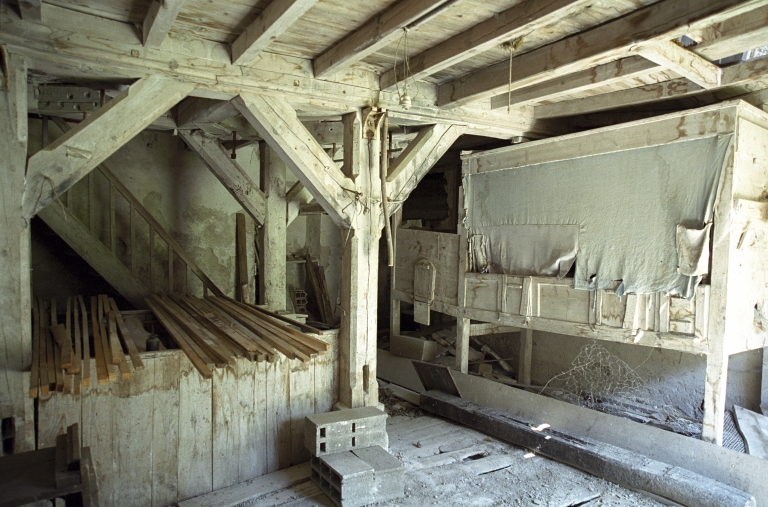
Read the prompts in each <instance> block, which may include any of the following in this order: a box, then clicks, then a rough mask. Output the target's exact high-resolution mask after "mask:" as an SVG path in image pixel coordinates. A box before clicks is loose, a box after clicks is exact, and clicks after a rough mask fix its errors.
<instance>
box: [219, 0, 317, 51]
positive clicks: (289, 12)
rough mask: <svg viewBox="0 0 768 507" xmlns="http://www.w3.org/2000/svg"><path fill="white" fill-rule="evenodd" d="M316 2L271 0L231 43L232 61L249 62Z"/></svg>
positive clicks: (307, 0) (315, 0) (312, 0)
mask: <svg viewBox="0 0 768 507" xmlns="http://www.w3.org/2000/svg"><path fill="white" fill-rule="evenodd" d="M316 3H317V0H272V2H271V3H270V4H269V5H268V6H267V8H266V9H264V11H263V12H262V13H261V14H260V15H259V17H258V18H256V19H255V20H254V21H253V23H251V24H250V25H248V28H246V29H245V31H244V32H243V33H242V34H240V36H239V37H238V38H237V40H235V42H233V43H232V63H234V64H236V65H247V64H248V63H251V62H252V61H253V60H254V59H255V58H256V57H257V56H258V55H259V53H261V52H262V51H264V50H265V49H266V48H267V46H269V45H270V44H271V43H272V41H274V40H275V39H277V38H278V37H280V36H281V35H282V34H283V33H284V32H285V31H286V30H288V28H289V27H290V26H291V25H292V24H293V23H295V22H296V20H297V19H299V18H300V17H301V16H302V15H303V14H304V13H305V12H307V11H308V10H309V9H310V8H311V7H312V6H313V5H315V4H316Z"/></svg>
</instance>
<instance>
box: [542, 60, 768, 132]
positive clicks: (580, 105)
mask: <svg viewBox="0 0 768 507" xmlns="http://www.w3.org/2000/svg"><path fill="white" fill-rule="evenodd" d="M722 70H723V76H722V86H723V88H721V89H720V90H718V92H719V97H720V99H721V100H725V99H728V98H731V97H735V96H739V95H741V94H742V93H744V91H743V90H741V89H739V87H741V86H744V85H747V84H748V83H750V82H751V81H756V80H760V79H763V80H764V81H765V83H764V84H761V85H760V88H764V87H766V86H768V57H764V58H758V59H756V60H751V61H747V62H742V63H738V64H736V65H731V66H729V67H725V68H723V69H722ZM729 87H732V88H735V89H734V91H732V92H729ZM706 90H707V89H706V88H704V87H702V86H700V85H698V84H696V83H693V82H691V81H690V80H689V79H687V78H683V77H681V78H677V79H672V80H670V81H665V82H663V83H657V84H650V85H645V86H639V87H636V88H630V89H627V90H620V91H615V92H611V93H605V94H602V95H593V96H591V97H584V98H580V99H574V100H568V101H563V102H555V103H552V104H543V105H540V106H536V107H535V108H534V114H535V115H536V117H537V118H541V119H547V118H555V117H562V116H575V115H581V114H587V113H594V112H599V111H606V110H610V109H616V108H620V107H629V106H636V105H640V104H647V103H651V102H657V101H660V100H664V99H671V98H681V97H685V96H689V95H695V94H698V93H702V92H704V91H706Z"/></svg>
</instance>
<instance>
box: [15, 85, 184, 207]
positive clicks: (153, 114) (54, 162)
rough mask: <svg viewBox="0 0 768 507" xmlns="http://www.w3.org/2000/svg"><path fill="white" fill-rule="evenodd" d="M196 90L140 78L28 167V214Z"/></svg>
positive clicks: (46, 150)
mask: <svg viewBox="0 0 768 507" xmlns="http://www.w3.org/2000/svg"><path fill="white" fill-rule="evenodd" d="M193 89H194V85H191V84H189V83H182V82H179V81H177V80H175V79H171V78H168V77H165V76H150V77H146V78H143V79H140V80H139V81H137V82H136V83H134V84H133V85H131V87H130V88H128V89H127V90H125V91H124V92H122V93H121V94H120V95H118V96H117V97H115V98H114V99H112V100H111V101H109V102H107V103H106V104H105V105H104V106H102V107H101V108H99V109H98V110H97V111H96V112H94V113H93V114H91V115H90V116H88V118H87V119H85V120H83V121H82V122H80V123H79V124H78V125H77V127H75V128H73V129H72V130H70V131H69V132H67V133H66V134H64V135H62V136H61V137H59V138H58V139H57V140H56V141H54V142H53V143H51V144H49V145H48V146H46V147H45V148H43V149H42V150H40V151H38V152H37V153H36V154H34V155H33V156H32V158H30V159H29V162H28V163H27V185H26V189H25V191H24V207H23V212H22V216H23V217H24V218H32V217H33V216H35V214H36V213H37V212H38V211H40V210H41V209H43V208H44V207H45V206H46V205H48V204H49V203H50V202H51V201H53V200H54V199H56V198H57V196H59V195H61V194H63V193H64V192H66V191H67V190H68V189H69V188H70V187H71V186H72V185H74V184H75V183H77V182H78V181H79V180H80V178H82V177H83V176H85V175H86V174H88V173H89V172H90V171H91V170H92V169H94V168H96V167H97V166H98V165H99V164H101V163H102V162H104V161H105V160H106V159H107V158H109V157H110V156H111V155H112V154H113V153H114V152H116V151H117V150H118V149H119V148H120V147H122V146H123V145H124V144H125V143H127V142H128V141H130V140H131V139H133V138H134V137H135V136H136V134H138V133H139V132H141V131H142V130H144V129H145V128H147V127H148V126H149V125H150V124H151V123H152V122H153V121H154V120H155V118H157V117H158V116H160V115H161V114H163V113H165V112H166V111H168V110H169V109H171V108H172V107H173V106H175V105H176V104H178V103H179V101H180V100H181V99H183V98H184V97H186V96H187V95H189V93H190V92H191V91H192V90H193Z"/></svg>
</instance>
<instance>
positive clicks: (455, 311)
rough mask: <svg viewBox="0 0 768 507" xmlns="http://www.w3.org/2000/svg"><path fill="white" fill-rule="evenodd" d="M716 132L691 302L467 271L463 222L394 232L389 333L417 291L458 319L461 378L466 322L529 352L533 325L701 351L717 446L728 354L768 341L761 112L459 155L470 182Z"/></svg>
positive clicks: (706, 433) (649, 122)
mask: <svg viewBox="0 0 768 507" xmlns="http://www.w3.org/2000/svg"><path fill="white" fill-rule="evenodd" d="M722 134H732V135H733V137H732V139H731V143H730V146H729V147H728V150H727V152H726V155H725V160H724V163H723V167H722V173H721V175H720V177H721V181H720V186H719V190H718V191H719V194H718V196H717V200H716V203H715V210H714V226H713V231H712V240H711V252H710V254H711V265H710V266H711V268H710V273H709V275H710V276H709V282H708V283H707V284H701V285H699V286H698V288H697V290H696V294H695V296H694V297H693V298H692V299H691V300H688V299H685V298H681V297H677V296H674V295H670V294H668V293H653V294H625V295H623V296H622V297H617V296H616V294H615V293H614V292H613V291H611V290H576V289H574V288H573V279H570V278H564V279H558V278H556V277H541V276H514V275H506V274H480V273H469V272H467V266H468V262H467V245H468V238H467V233H466V230H465V229H464V227H463V225H462V217H460V218H459V224H458V229H457V230H458V233H457V234H446V233H438V232H430V231H420V230H408V229H399V230H397V234H396V262H395V272H394V275H393V277H394V280H393V283H392V317H393V318H392V326H391V328H392V332H393V333H397V332H399V319H400V315H399V314H400V302H401V301H405V302H408V303H413V302H414V297H413V296H414V293H415V292H416V293H420V294H422V296H421V297H420V298H419V299H420V301H421V302H420V304H422V305H423V304H424V303H423V301H424V299H425V298H424V297H423V294H424V293H429V292H430V290H431V293H432V294H433V299H432V300H431V301H430V302H429V305H430V308H431V310H434V311H437V312H440V313H445V314H448V315H452V316H455V317H456V318H457V335H458V336H457V351H458V352H457V353H458V357H457V366H456V367H457V369H461V371H464V372H466V370H467V362H468V359H467V354H466V351H467V347H468V343H469V336H470V329H471V328H474V327H476V326H475V324H472V325H470V322H471V321H479V322H484V323H492V324H496V325H500V326H513V327H517V328H521V329H525V330H526V333H524V339H525V336H526V335H527V337H528V338H527V341H528V347H529V348H530V337H531V332H532V331H533V330H537V331H545V332H551V333H558V334H563V335H571V336H579V337H584V338H593V339H598V340H607V341H613V342H620V343H627V344H636V345H641V346H646V347H660V348H664V349H672V350H678V351H682V352H688V353H694V354H705V355H706V356H707V368H706V369H707V371H706V386H705V399H704V426H703V435H702V437H703V438H704V439H705V440H709V441H712V442H717V443H721V441H722V425H723V416H722V414H723V412H724V409H725V389H726V380H727V373H728V357H729V356H730V355H732V354H737V353H740V352H744V351H748V350H753V349H758V348H763V347H765V346H766V344H768V339H767V338H766V337H767V336H768V335H767V334H766V329H765V322H766V321H765V320H764V318H765V317H764V315H763V314H762V313H761V311H762V310H763V308H764V304H765V302H766V295H768V288H767V287H768V269H766V268H768V265H767V264H768V237H766V235H767V234H768V213H767V212H768V199H766V196H767V195H768V193H766V188H767V187H768V158H767V157H768V114H766V113H765V112H763V111H760V110H759V109H756V108H754V107H752V106H750V105H748V104H747V103H745V102H740V101H732V102H726V103H723V104H719V105H716V106H710V107H704V108H700V109H696V110H690V111H685V112H680V113H674V114H669V115H665V116H659V117H655V118H650V119H646V120H641V121H635V122H631V123H626V124H621V125H615V126H610V127H605V128H601V129H597V130H593V131H587V132H583V133H578V134H572V135H567V136H563V137H555V138H550V139H545V140H541V141H536V142H530V143H525V144H520V145H515V146H511V147H507V148H501V149H497V150H492V151H486V152H479V153H465V154H463V155H462V159H463V164H462V172H463V174H464V175H467V174H473V173H477V172H482V171H492V170H499V169H507V168H511V167H520V166H525V165H531V164H537V163H542V162H552V161H557V160H568V159H571V158H576V157H586V156H592V155H600V154H604V153H610V152H617V151H623V150H630V149H635V148H643V147H651V146H657V145H663V144H669V143H675V142H680V141H685V140H692V139H698V138H703V137H708V136H716V135H722ZM461 195H462V196H463V194H461ZM461 200H462V197H460V201H461ZM459 209H460V210H461V209H463V205H462V203H461V202H460V203H459ZM425 260H426V261H429V262H431V264H432V265H434V266H435V271H436V273H435V277H434V279H435V283H434V287H429V288H426V289H425V288H424V287H416V288H415V287H414V279H415V277H414V271H415V269H416V266H417V263H419V262H420V261H422V262H423V261H425ZM421 279H423V277H421ZM417 285H418V284H417ZM473 334H474V333H473ZM523 355H524V354H522V352H521V356H523ZM527 357H528V361H530V351H529V352H528V353H527ZM528 368H530V364H528Z"/></svg>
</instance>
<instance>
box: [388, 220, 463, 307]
mask: <svg viewBox="0 0 768 507" xmlns="http://www.w3.org/2000/svg"><path fill="white" fill-rule="evenodd" d="M396 248H397V265H396V267H395V269H396V277H395V280H396V284H397V285H396V287H395V289H396V290H399V291H402V292H406V293H408V294H411V295H413V282H414V279H413V278H414V272H415V265H416V262H417V261H419V260H420V259H427V260H429V261H430V262H432V264H433V265H434V266H435V268H436V270H437V273H436V277H435V300H436V301H440V302H444V303H448V304H451V305H456V304H457V298H458V280H457V276H458V267H457V263H458V252H459V237H458V236H457V235H456V234H445V233H439V232H428V231H413V230H410V229H400V230H398V231H397V246H396Z"/></svg>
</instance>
